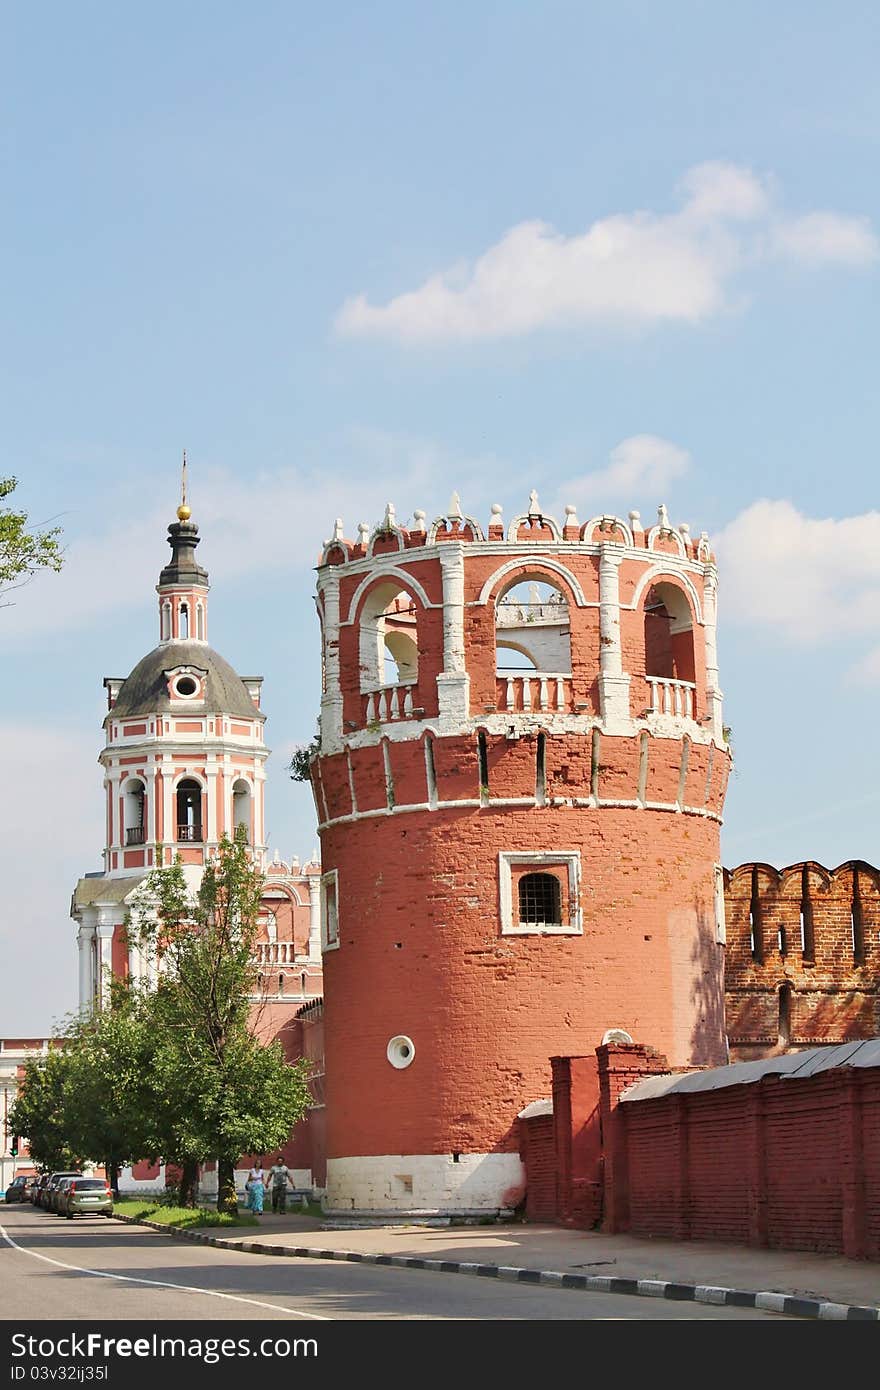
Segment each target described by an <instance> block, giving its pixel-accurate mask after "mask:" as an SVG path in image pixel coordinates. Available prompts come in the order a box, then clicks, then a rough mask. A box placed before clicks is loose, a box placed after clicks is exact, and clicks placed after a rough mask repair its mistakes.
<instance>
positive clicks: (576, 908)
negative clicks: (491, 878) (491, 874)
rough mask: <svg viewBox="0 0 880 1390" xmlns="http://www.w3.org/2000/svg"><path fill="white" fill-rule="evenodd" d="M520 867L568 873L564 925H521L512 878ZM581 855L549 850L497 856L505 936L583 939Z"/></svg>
mask: <svg viewBox="0 0 880 1390" xmlns="http://www.w3.org/2000/svg"><path fill="white" fill-rule="evenodd" d="M520 865H528V866H529V867H531V868H533V869H534V870H535V871H536V872H540V871H545V872H550V871H552V870H553V869H557V870H560V869H562V870H565V871H566V872H567V874H568V912H567V913H563V915H564V916H567V919H568V920H567V921H563V922H520V921H519V920H518V919H519V911H518V906H519V905H518V903H517V911H516V912H514V902H513V875H512V873H511V870H512V869H513V868H515V867H516V868H518V867H519V866H520ZM580 888H581V853H580V850H577V849H573V850H546V851H542V852H540V853H532V854H518V853H515V852H513V851H506V850H499V853H498V891H499V896H500V902H501V935H502V936H583V930H584V929H583V921H582V916H581V903H580Z"/></svg>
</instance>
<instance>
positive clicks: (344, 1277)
mask: <svg viewBox="0 0 880 1390" xmlns="http://www.w3.org/2000/svg"><path fill="white" fill-rule="evenodd" d="M0 1237H2V1239H0V1252H2V1257H0V1318H2V1319H4V1320H14V1321H20V1322H29V1321H32V1320H42V1319H59V1320H68V1319H70V1320H76V1321H90V1322H92V1323H94V1322H105V1321H108V1322H109V1321H112V1320H114V1319H116V1320H118V1319H125V1320H142V1319H149V1320H151V1321H156V1322H162V1321H170V1320H174V1319H181V1318H186V1319H193V1320H198V1321H205V1322H209V1321H228V1320H230V1319H245V1318H246V1319H248V1320H249V1321H254V1320H256V1321H272V1320H279V1319H281V1320H284V1321H298V1322H303V1323H308V1322H326V1321H334V1320H336V1319H369V1320H377V1319H378V1320H381V1319H441V1320H442V1319H468V1320H475V1319H476V1320H486V1319H490V1320H499V1319H504V1320H510V1319H513V1320H518V1319H544V1320H551V1319H552V1320H578V1321H584V1320H591V1319H602V1320H606V1319H614V1320H617V1319H626V1320H634V1319H635V1320H644V1319H651V1320H657V1319H663V1320H668V1319H679V1320H680V1319H687V1320H695V1319H696V1320H702V1319H706V1318H709V1319H715V1320H720V1321H725V1322H729V1321H739V1320H743V1319H747V1320H749V1321H755V1320H762V1321H767V1320H774V1319H775V1321H777V1322H778V1321H780V1318H779V1317H777V1316H776V1315H775V1314H772V1313H765V1312H761V1311H758V1310H756V1309H747V1308H723V1307H716V1306H712V1305H704V1304H695V1303H675V1302H667V1301H665V1300H662V1299H653V1298H650V1299H649V1298H635V1297H627V1296H621V1295H606V1294H594V1293H584V1292H581V1291H578V1290H568V1289H545V1288H535V1287H531V1286H529V1285H518V1284H508V1283H497V1282H496V1281H495V1280H486V1279H478V1278H475V1277H471V1276H467V1275H461V1274H434V1273H431V1272H429V1271H425V1270H408V1269H393V1268H388V1267H387V1266H379V1267H376V1266H369V1265H359V1264H344V1263H335V1262H329V1261H326V1260H298V1259H284V1258H281V1259H278V1258H274V1257H272V1256H266V1255H247V1254H239V1253H237V1252H235V1251H232V1250H217V1249H214V1248H213V1247H211V1246H208V1245H201V1244H197V1243H190V1242H184V1241H179V1242H178V1241H175V1240H173V1239H172V1238H169V1237H168V1236H164V1235H160V1234H158V1233H155V1232H153V1231H150V1230H148V1229H146V1228H143V1227H138V1226H130V1225H126V1224H123V1223H122V1222H117V1221H113V1220H110V1219H108V1218H106V1217H100V1216H94V1217H77V1218H76V1219H75V1220H74V1221H66V1220H65V1219H64V1218H63V1217H58V1216H55V1215H53V1214H51V1213H49V1212H44V1211H40V1210H37V1209H36V1208H34V1207H32V1206H31V1205H30V1204H25V1205H23V1206H18V1205H13V1206H5V1205H4V1206H2V1207H0ZM781 1320H782V1321H786V1322H787V1321H790V1320H789V1319H787V1318H783V1319H781Z"/></svg>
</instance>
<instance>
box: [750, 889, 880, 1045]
mask: <svg viewBox="0 0 880 1390" xmlns="http://www.w3.org/2000/svg"><path fill="white" fill-rule="evenodd" d="M726 880H727V881H726V889H725V911H726V917H727V951H726V964H725V1002H726V1014H727V1031H728V1035H729V1038H730V1044H731V1048H732V1050H733V1053H734V1055H735V1056H737V1057H743V1058H748V1057H754V1056H761V1055H764V1054H765V1053H766V1052H767V1051H768V1050H772V1049H773V1048H776V1047H777V1046H784V1045H794V1046H799V1045H809V1044H811V1043H824V1042H846V1041H849V1040H852V1039H858V1038H869V1037H875V1036H876V1035H877V1033H878V1032H880V992H878V968H880V884H878V872H877V870H876V869H874V868H873V867H872V866H871V865H868V864H864V863H861V862H853V863H847V864H841V865H840V866H839V868H837V869H835V870H833V872H830V871H829V870H827V869H825V868H823V867H822V865H820V864H812V863H805V864H795V865H791V866H790V867H788V868H786V869H783V870H781V871H779V872H778V871H777V870H775V869H773V868H772V867H771V866H770V865H767V864H741V865H740V866H739V867H738V868H737V869H734V870H733V871H732V873H730V874H728V875H727V876H726ZM854 917H855V924H854V920H853V919H854ZM783 990H785V996H784V997H783V999H782V1001H780V992H781V991H783Z"/></svg>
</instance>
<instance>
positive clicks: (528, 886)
mask: <svg viewBox="0 0 880 1390" xmlns="http://www.w3.org/2000/svg"><path fill="white" fill-rule="evenodd" d="M518 886H519V920H520V922H531V923H539V922H540V923H545V924H548V925H550V926H558V925H559V924H560V923H561V922H562V895H561V893H560V891H559V879H558V878H557V877H556V876H555V874H523V876H522V878H521V879H520V881H519V885H518Z"/></svg>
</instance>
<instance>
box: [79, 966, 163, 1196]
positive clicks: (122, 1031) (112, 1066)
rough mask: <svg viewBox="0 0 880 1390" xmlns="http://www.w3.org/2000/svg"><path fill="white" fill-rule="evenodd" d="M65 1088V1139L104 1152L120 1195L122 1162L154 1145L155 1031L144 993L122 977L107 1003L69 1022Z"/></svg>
mask: <svg viewBox="0 0 880 1390" xmlns="http://www.w3.org/2000/svg"><path fill="white" fill-rule="evenodd" d="M67 1031H68V1033H69V1043H68V1047H67V1052H66V1054H65V1056H66V1063H67V1069H66V1076H65V1081H64V1093H63V1101H64V1104H63V1114H64V1126H65V1133H66V1136H67V1140H68V1143H69V1144H70V1145H71V1146H72V1147H73V1148H74V1149H76V1150H77V1152H79V1153H84V1154H89V1155H90V1156H91V1157H92V1158H93V1159H101V1161H102V1162H103V1164H104V1171H105V1172H106V1174H107V1179H108V1181H109V1182H110V1183H111V1184H112V1187H113V1190H114V1192H115V1193H116V1194H117V1196H118V1194H119V1169H120V1167H121V1166H122V1165H123V1164H124V1163H133V1162H136V1161H137V1160H138V1159H140V1158H145V1157H148V1156H150V1150H151V1148H152V1147H153V1145H152V1143H151V1139H152V1136H153V1126H152V1111H153V1104H154V1081H153V1057H154V1054H155V1051H156V1039H155V1032H154V1029H153V1025H152V1018H151V1016H150V1010H149V1008H148V1006H147V1002H146V1000H145V998H144V997H143V996H142V995H141V994H140V993H139V992H138V990H137V989H133V988H131V987H130V986H129V985H127V984H126V983H125V982H123V981H119V980H114V981H113V982H112V984H111V992H110V1003H109V1006H108V1007H107V1008H106V1009H103V1010H100V1011H99V1012H98V1013H95V1014H91V1015H86V1016H84V1017H80V1018H79V1019H78V1020H76V1021H75V1022H72V1023H71V1025H70V1026H69V1028H68V1030H67Z"/></svg>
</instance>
